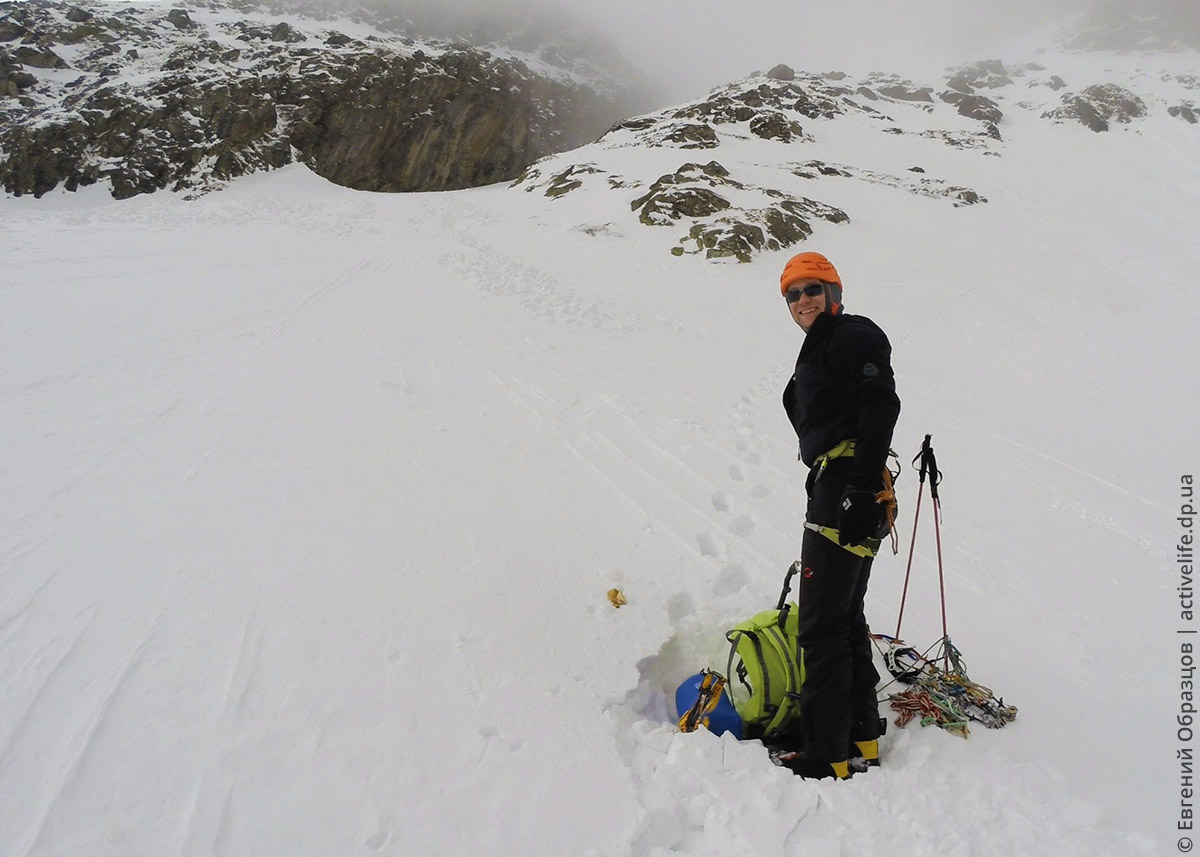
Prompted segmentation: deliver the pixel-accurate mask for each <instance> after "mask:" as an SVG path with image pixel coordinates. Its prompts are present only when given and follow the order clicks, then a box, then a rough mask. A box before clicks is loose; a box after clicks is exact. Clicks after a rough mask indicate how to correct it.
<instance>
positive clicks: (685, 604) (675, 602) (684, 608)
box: [667, 592, 696, 625]
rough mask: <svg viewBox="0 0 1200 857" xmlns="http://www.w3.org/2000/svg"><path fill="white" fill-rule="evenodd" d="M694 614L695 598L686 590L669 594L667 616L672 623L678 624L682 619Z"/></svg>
mask: <svg viewBox="0 0 1200 857" xmlns="http://www.w3.org/2000/svg"><path fill="white" fill-rule="evenodd" d="M695 615H696V599H695V598H693V597H692V596H690V595H688V594H687V593H686V592H680V593H679V594H678V595H673V596H671V600H669V601H668V602H667V618H668V619H670V620H671V624H672V625H678V624H679V623H680V622H682V621H683V620H684V619H687V618H690V617H692V616H695Z"/></svg>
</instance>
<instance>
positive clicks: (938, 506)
mask: <svg viewBox="0 0 1200 857" xmlns="http://www.w3.org/2000/svg"><path fill="white" fill-rule="evenodd" d="M929 438H930V435H925V443H924V444H923V445H922V446H921V455H922V465H921V466H922V467H924V466H925V460H926V459H927V460H928V463H929V473H930V480H929V496H930V497H932V498H933V533H934V538H935V539H936V540H937V560H938V588H939V589H940V590H941V594H942V643H943V654H944V661H943V665H944V667H945V669H946V672H949V671H950V632H949V631H948V630H947V628H946V575H945V572H944V571H943V570H942V501H941V498H940V497H938V483H939V482H941V481H942V474H941V471H939V470H938V469H937V459H936V458H934V456H933V447H932V446H930V445H929Z"/></svg>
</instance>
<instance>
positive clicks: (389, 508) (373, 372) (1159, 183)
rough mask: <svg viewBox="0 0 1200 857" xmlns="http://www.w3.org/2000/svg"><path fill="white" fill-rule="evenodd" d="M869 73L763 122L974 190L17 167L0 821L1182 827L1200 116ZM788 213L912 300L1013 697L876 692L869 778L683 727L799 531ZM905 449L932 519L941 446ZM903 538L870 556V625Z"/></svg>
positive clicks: (298, 838)
mask: <svg viewBox="0 0 1200 857" xmlns="http://www.w3.org/2000/svg"><path fill="white" fill-rule="evenodd" d="M1083 82H1087V83H1090V82H1093V81H1090V80H1089V81H1081V83H1083ZM839 121H840V120H839ZM839 121H832V122H828V123H822V122H813V123H811V126H810V127H806V130H807V131H809V132H810V133H811V134H812V135H813V137H814V140H815V142H813V143H795V144H792V145H791V147H787V146H780V147H779V148H780V149H781V150H785V149H786V150H788V155H787V157H789V158H792V159H794V160H800V159H804V158H809V157H827V158H829V159H830V160H832V161H836V162H840V163H850V164H854V165H856V166H858V167H860V168H862V169H874V170H882V171H885V172H890V173H896V172H898V171H899V170H902V169H906V168H907V167H909V166H912V165H913V164H915V163H920V164H921V165H922V166H924V167H925V168H926V169H927V170H928V172H929V173H930V174H931V175H935V176H938V177H940V178H945V179H948V180H953V181H955V182H956V183H959V184H963V185H966V186H969V187H972V188H975V189H976V190H978V191H979V192H980V193H981V194H982V195H984V196H986V197H987V199H988V202H987V203H986V204H980V205H975V206H970V207H953V206H951V205H949V204H947V203H946V201H945V200H936V199H929V198H925V197H921V196H916V195H913V194H911V193H908V192H907V191H905V190H904V189H899V188H895V187H889V186H886V185H881V184H873V183H862V182H851V181H841V182H839V181H837V180H830V181H828V182H822V183H820V193H819V195H818V198H820V199H821V200H823V201H825V202H828V203H830V204H833V205H837V206H839V207H842V208H843V209H845V210H846V211H847V212H848V213H849V214H850V216H851V222H850V223H849V224H846V225H838V226H835V225H830V224H825V223H819V224H817V227H816V232H815V234H814V235H813V236H812V237H811V238H810V239H809V240H808V241H807V242H805V243H804V244H803V245H799V246H797V247H795V248H792V249H790V250H785V251H782V252H776V253H763V254H761V255H759V256H757V257H756V258H755V259H754V261H752V262H751V263H748V264H741V265H739V264H733V263H714V262H707V261H705V260H703V259H702V258H701V256H699V255H690V256H685V257H683V258H676V257H674V256H672V255H671V254H670V253H669V252H668V248H669V247H670V246H671V244H672V242H673V241H674V240H675V236H674V235H673V234H670V235H668V232H669V230H668V231H667V232H664V231H662V230H660V229H658V228H653V227H645V226H642V225H641V224H639V223H638V222H637V218H636V216H635V215H633V214H631V213H630V212H629V206H628V199H627V198H626V197H622V196H620V194H621V193H624V194H626V195H627V197H628V198H632V197H633V196H636V195H638V191H637V190H634V189H629V190H624V191H614V190H613V189H610V188H607V187H596V188H592V187H585V188H583V189H581V190H579V191H575V192H572V193H570V194H568V195H566V196H564V197H562V198H561V199H555V200H551V199H547V198H546V197H545V196H543V195H542V194H536V193H525V192H523V191H522V190H521V189H520V188H510V187H506V186H493V187H488V188H481V189H475V190H470V191H461V192H454V193H444V194H420V195H417V194H414V195H376V194H367V193H362V192H356V191H352V190H348V189H344V188H339V187H336V186H333V185H331V184H328V183H326V182H324V181H323V180H321V179H320V178H318V177H316V176H314V175H313V174H311V173H310V172H308V171H307V170H306V169H305V168H304V167H303V166H299V165H296V166H292V167H288V168H286V169H284V170H281V171H278V172H275V173H271V174H265V175H258V176H254V177H251V178H248V179H243V180H240V181H238V182H236V183H234V184H233V185H232V186H230V187H229V188H228V189H226V190H224V191H222V192H220V193H214V194H210V195H208V196H206V197H203V198H201V199H199V200H198V201H191V202H189V201H185V200H182V199H180V198H179V197H173V196H170V195H167V194H165V193H164V194H156V195H154V196H149V197H139V198H136V199H133V200H129V201H125V202H114V201H112V200H111V199H110V198H109V197H108V193H107V191H106V190H105V189H103V188H101V187H92V188H88V189H85V190H84V191H81V192H79V193H77V194H67V193H65V192H61V193H54V194H50V195H48V196H46V197H44V198H43V199H41V200H33V199H30V198H20V199H12V198H6V199H0V217H2V218H3V223H4V240H3V242H0V348H2V349H3V355H4V359H3V360H2V361H0V448H3V450H4V456H3V458H2V459H0V498H3V499H0V580H2V583H3V585H2V586H0V853H2V854H4V855H14V857H25V855H31V857H32V855H67V854H81V855H82V854H86V855H89V857H102V855H154V856H155V857H157V855H167V854H178V855H202V854H203V855H210V854H215V855H265V854H288V855H293V857H300V855H313V857H346V856H347V855H372V854H387V855H430V854H463V855H467V854H469V855H475V856H476V857H484V855H510V854H529V855H597V857H608V855H637V857H661V855H668V854H680V855H688V854H690V855H731V857H732V855H745V854H755V855H773V854H779V855H801V854H805V855H808V854H821V855H830V854H846V855H859V854H868V853H883V852H886V853H889V854H894V855H927V854H928V855H933V854H937V855H940V857H952V855H970V857H988V855H997V857H1000V855H1004V857H1008V855H1013V854H1020V855H1046V857H1051V855H1053V857H1063V855H1121V857H1124V855H1138V854H1144V855H1157V854H1167V853H1174V852H1175V851H1176V849H1177V848H1180V849H1181V850H1182V846H1181V845H1180V844H1178V840H1179V838H1180V837H1181V836H1184V835H1190V831H1187V830H1180V829H1178V824H1179V822H1180V819H1181V818H1184V817H1185V816H1184V815H1183V814H1182V813H1183V811H1184V809H1183V807H1184V806H1185V805H1188V806H1190V804H1189V801H1190V792H1184V791H1183V787H1182V786H1181V781H1182V776H1183V775H1182V774H1181V760H1180V759H1179V758H1178V756H1177V753H1178V752H1179V751H1181V750H1184V749H1187V750H1191V749H1192V747H1193V745H1192V744H1191V742H1190V740H1185V738H1186V734H1184V736H1183V737H1181V735H1180V733H1179V731H1178V730H1179V724H1178V723H1177V717H1179V715H1180V709H1181V705H1183V702H1182V701H1181V692H1183V691H1181V682H1182V681H1183V679H1182V678H1181V670H1182V667H1181V641H1187V640H1189V639H1191V638H1188V637H1186V636H1182V635H1180V634H1178V633H1177V632H1178V631H1180V630H1192V629H1193V627H1194V624H1193V623H1192V622H1190V621H1189V620H1188V619H1187V618H1184V617H1181V603H1182V599H1181V592H1180V587H1181V585H1182V584H1183V582H1184V581H1182V580H1181V574H1180V565H1179V564H1178V563H1177V548H1176V546H1177V544H1178V543H1179V541H1180V538H1181V535H1182V534H1183V532H1184V529H1183V526H1184V525H1183V523H1182V522H1180V521H1179V520H1178V518H1179V517H1180V511H1179V509H1180V506H1181V504H1182V503H1183V502H1185V501H1183V500H1182V499H1181V478H1182V477H1183V476H1184V475H1191V474H1196V473H1197V471H1198V470H1200V451H1198V450H1200V446H1198V445H1197V429H1198V427H1200V395H1198V393H1197V384H1196V370H1195V361H1194V359H1193V357H1192V356H1191V355H1192V352H1193V350H1194V345H1195V343H1196V341H1197V331H1200V300H1198V298H1197V292H1196V282H1195V278H1196V273H1197V270H1198V262H1200V253H1198V252H1197V251H1198V249H1200V245H1198V242H1197V237H1196V236H1197V232H1196V222H1197V218H1198V215H1200V158H1197V153H1198V152H1200V145H1198V138H1197V129H1196V128H1195V127H1193V126H1190V125H1188V124H1186V123H1184V122H1182V121H1180V120H1178V119H1168V118H1167V117H1166V116H1165V114H1161V113H1159V114H1155V115H1152V116H1151V117H1149V118H1147V119H1145V120H1141V121H1139V122H1138V123H1135V124H1133V125H1130V126H1123V127H1119V128H1115V129H1114V130H1113V131H1112V132H1110V133H1108V134H1094V133H1092V132H1091V131H1088V130H1086V129H1085V128H1083V127H1082V126H1078V125H1055V124H1051V123H1049V122H1046V121H1042V120H1038V119H1037V118H1036V117H1034V116H1032V115H1025V114H1021V113H1020V112H1016V113H1013V114H1011V119H1010V118H1009V116H1006V123H1007V124H1005V125H1004V126H1003V131H1004V137H1005V140H1004V142H1003V143H998V144H996V147H995V149H996V151H997V152H999V154H1000V156H999V157H985V156H984V154H983V153H982V152H970V151H962V150H958V149H953V148H950V147H947V146H945V145H943V144H941V143H940V142H938V141H936V140H930V139H920V138H916V137H906V138H903V140H896V139H891V138H885V137H884V135H878V134H876V135H874V136H871V137H867V136H866V135H865V134H860V133H856V132H855V131H854V127H855V126H852V125H847V124H845V123H842V124H839ZM676 154H677V155H679V157H678V158H675V159H673V160H674V161H677V163H672V164H671V165H670V168H673V167H675V166H677V165H678V163H682V162H683V161H685V160H688V155H687V153H683V152H678V153H676ZM712 154H713V157H718V158H719V159H720V160H721V161H722V163H726V165H727V166H728V165H730V164H731V163H732V162H733V161H735V160H737V159H738V158H741V159H742V162H743V163H746V164H751V163H760V164H761V162H762V159H763V158H764V157H767V156H768V155H767V150H766V148H765V147H764V146H763V145H762V144H761V141H750V140H747V141H743V142H741V143H739V142H738V141H736V140H723V141H722V146H721V148H720V149H718V150H716V151H714V152H713V153H712ZM621 157H622V158H624V159H625V163H633V162H635V161H637V160H638V159H639V158H641V159H646V166H645V167H644V169H645V170H647V171H648V172H649V173H654V172H655V171H656V170H657V164H658V162H659V161H660V160H662V159H663V154H662V151H661V150H659V151H646V150H639V149H636V148H628V149H626V150H624V151H623V153H622V154H621ZM915 158H919V160H914V159H915ZM764 169H765V168H764ZM614 193H616V194H617V195H618V196H617V197H614V196H613V194H614ZM614 199H618V202H619V203H620V204H614ZM800 250H819V251H821V252H823V253H825V254H826V255H827V256H829V257H830V258H831V259H832V260H833V261H834V262H835V264H836V265H837V266H838V268H839V270H840V272H841V274H842V277H843V280H844V282H845V286H846V291H845V302H846V306H847V309H848V311H850V312H853V313H862V314H865V315H868V316H870V317H871V318H873V319H874V320H875V321H876V322H878V323H879V324H880V325H881V326H882V327H883V329H884V330H885V331H887V333H888V334H889V336H890V338H891V341H892V344H893V348H894V365H895V368H896V371H897V387H898V391H899V394H900V396H901V399H902V401H903V408H904V410H903V413H902V414H901V417H900V422H899V425H898V427H897V431H896V435H895V440H894V446H895V448H896V450H897V452H898V453H899V455H900V457H901V459H902V460H903V461H905V462H906V463H907V462H908V460H909V459H911V458H912V457H913V456H914V455H915V454H916V452H917V451H918V449H919V447H920V443H921V439H922V438H923V436H924V435H925V434H926V433H932V434H933V443H934V446H935V449H936V450H937V453H938V459H939V463H940V465H941V467H942V469H943V471H944V473H945V478H944V482H943V484H942V489H941V495H942V509H943V518H942V522H941V536H942V543H943V552H944V565H945V570H946V600H947V607H948V617H949V630H950V634H951V636H952V637H953V639H954V641H955V643H956V644H957V645H958V647H959V648H960V649H961V650H962V651H963V653H964V655H965V656H966V658H967V663H968V667H969V670H970V673H971V675H972V677H973V678H975V679H976V680H977V681H980V682H981V683H983V684H986V685H988V686H990V687H992V688H993V689H994V690H995V691H996V692H997V693H998V694H1000V695H1002V696H1003V697H1004V699H1005V701H1006V702H1008V703H1011V704H1014V705H1016V706H1017V707H1018V708H1019V714H1018V717H1017V720H1016V721H1015V722H1014V723H1012V724H1010V725H1009V726H1008V727H1007V728H1005V729H1003V730H996V731H990V730H986V729H983V728H980V727H976V728H974V729H973V730H972V732H971V735H970V737H969V738H968V739H967V740H962V739H961V738H958V737H955V736H953V735H951V734H949V733H947V732H944V731H940V730H938V729H936V728H933V727H929V728H925V729H922V728H921V727H920V726H919V725H917V724H916V723H913V724H910V725H909V726H908V727H907V728H903V729H901V728H896V727H895V726H892V727H891V728H889V730H888V733H887V734H886V736H885V737H884V738H883V739H882V742H881V747H882V756H883V765H882V767H881V768H879V769H872V770H869V771H867V772H865V773H862V774H858V775H856V776H854V777H853V778H852V779H851V780H849V781H846V782H811V781H806V780H802V779H800V778H798V777H794V776H793V775H792V774H790V773H789V772H788V771H787V770H785V769H781V768H776V767H774V766H772V765H771V763H770V761H769V760H768V758H767V755H766V753H765V751H764V749H763V747H762V745H761V744H759V743H757V742H753V741H747V742H738V741H736V740H733V739H732V738H730V737H729V736H724V737H720V738H718V737H716V736H714V735H712V734H710V733H707V732H700V733H692V734H681V733H680V732H679V731H678V729H677V728H676V727H675V725H674V718H675V716H676V714H677V713H676V712H675V711H674V709H673V705H674V703H673V693H674V689H675V687H676V685H677V684H678V683H679V682H680V681H682V680H683V679H684V678H685V677H687V676H688V675H690V674H692V673H694V672H697V671H698V670H699V668H700V667H703V666H710V665H711V666H714V667H718V668H722V667H723V666H724V656H725V644H724V631H725V630H726V629H727V628H728V627H730V626H732V625H733V624H736V623H737V622H739V621H741V620H743V619H745V618H747V617H748V616H750V615H752V614H753V613H756V612H758V611H760V610H763V609H766V608H767V607H769V606H771V605H772V604H773V603H774V602H775V599H776V598H777V596H778V593H779V587H780V584H781V582H782V579H783V575H784V572H785V571H786V569H787V567H788V565H789V564H790V563H791V561H792V560H793V559H794V558H795V557H796V553H797V551H798V549H799V545H800V537H801V521H802V517H803V508H804V498H803V479H804V475H805V474H804V471H803V467H802V465H800V464H799V463H798V462H797V461H796V442H795V436H794V434H793V432H792V429H791V427H790V425H789V423H788V420H787V418H786V416H785V415H784V412H783V409H782V406H781V403H780V393H781V391H782V389H783V386H784V384H785V383H786V381H787V379H788V377H789V375H790V372H791V368H792V365H793V363H794V361H795V357H796V352H797V351H798V349H799V347H800V344H801V342H802V336H803V335H802V333H801V332H800V330H799V329H798V328H797V327H796V326H795V325H794V324H793V323H792V321H791V320H790V318H789V315H788V313H787V311H786V308H785V305H784V302H783V301H782V300H781V298H780V296H779V293H778V274H779V271H780V270H781V268H782V266H783V263H784V261H786V259H787V258H788V256H789V255H790V254H791V253H792V252H798V251H800ZM898 491H899V495H900V503H901V513H900V524H901V543H902V545H903V547H904V548H905V549H907V546H908V540H909V538H910V536H911V533H912V525H913V520H912V516H913V511H914V507H915V505H916V498H917V480H916V477H915V474H914V473H913V471H912V470H910V469H906V471H905V473H904V475H903V476H902V477H901V479H900V481H899V483H898ZM925 496H926V500H925V505H924V506H923V508H922V521H921V524H920V526H919V527H918V540H917V551H916V559H915V562H914V569H913V579H912V583H911V585H910V590H909V595H908V605H907V608H906V612H905V618H904V628H903V631H902V636H903V637H905V638H906V639H908V640H909V641H910V642H912V643H914V644H916V645H918V646H920V647H922V648H923V647H924V646H926V645H929V644H930V643H932V642H933V641H934V640H936V639H937V638H938V636H940V633H941V617H940V610H939V597H938V582H937V559H936V549H935V546H934V542H933V522H932V519H931V518H930V517H929V516H930V514H931V507H930V506H929V505H928V499H927V498H928V495H927V494H926V495H925ZM904 568H905V554H904V552H902V553H901V555H900V556H898V557H891V556H886V557H882V558H881V559H880V560H879V561H877V563H876V565H875V572H874V575H873V581H872V587H871V591H870V593H869V596H868V603H867V606H868V618H869V619H870V620H871V622H872V624H873V626H874V627H875V629H876V630H878V631H883V632H886V633H891V632H893V631H894V630H895V624H896V618H897V610H898V606H899V600H900V591H901V587H902V585H903V579H904ZM1189 585H1190V584H1189ZM612 588H617V589H620V590H621V591H622V592H623V593H624V595H625V597H626V598H627V600H628V603H627V604H626V605H625V606H623V607H620V608H619V609H617V608H614V607H613V606H612V604H610V602H609V600H608V598H607V597H606V593H607V591H608V590H609V589H612ZM1188 595H1189V596H1190V591H1189V593H1188ZM893 689H894V688H893ZM887 692H889V691H888V689H886V688H881V696H884V695H886V693H887ZM881 712H882V713H886V714H889V715H893V714H894V713H893V712H890V711H889V709H888V707H887V705H886V703H884V704H882V705H881ZM1188 812H1189V813H1190V810H1188Z"/></svg>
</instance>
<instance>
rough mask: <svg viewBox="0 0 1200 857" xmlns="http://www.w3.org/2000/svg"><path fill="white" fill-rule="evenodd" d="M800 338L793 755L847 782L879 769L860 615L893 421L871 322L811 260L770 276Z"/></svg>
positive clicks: (882, 345) (799, 768)
mask: <svg viewBox="0 0 1200 857" xmlns="http://www.w3.org/2000/svg"><path fill="white" fill-rule="evenodd" d="M779 285H780V291H781V292H782V293H783V295H784V297H785V298H786V299H787V303H788V309H789V311H790V312H791V315H792V318H793V320H794V321H795V322H796V324H798V325H800V327H801V328H802V329H803V330H804V332H805V334H806V336H805V340H804V345H803V347H802V348H801V349H800V356H799V357H798V358H797V360H796V371H795V373H794V374H793V375H792V378H791V380H790V381H788V385H787V389H785V390H784V393H783V406H784V408H785V409H786V410H787V414H788V418H789V419H791V421H792V426H793V427H794V428H795V429H796V434H797V436H798V437H799V438H800V459H801V460H802V461H803V462H804V464H805V465H807V466H808V468H809V472H808V479H807V481H806V483H805V487H806V489H807V492H808V512H807V515H806V516H805V524H804V527H805V529H804V537H803V542H802V547H801V557H800V559H801V567H802V571H801V575H800V578H801V579H800V589H799V595H798V600H799V605H800V613H799V622H800V626H799V627H800V634H799V644H800V650H801V657H802V662H803V666H804V671H805V678H804V684H803V686H802V687H801V690H800V717H799V725H798V731H797V734H794V735H793V736H791V737H792V738H793V739H794V740H793V741H792V744H793V746H794V747H796V748H797V752H795V753H792V754H790V755H789V757H788V758H787V759H786V760H785V764H787V766H788V767H790V768H792V770H794V771H795V772H796V773H798V774H801V775H802V776H806V777H830V776H833V777H838V778H840V779H841V778H845V777H847V776H849V771H850V768H849V761H850V759H853V758H862V759H863V760H865V762H866V764H867V765H877V764H878V763H879V730H880V726H879V707H878V703H877V702H876V699H875V685H876V683H877V682H878V681H879V673H878V672H877V671H876V670H875V666H874V664H873V663H872V656H871V642H870V637H869V636H868V635H869V631H868V629H867V621H866V617H865V615H864V613H863V601H864V599H865V597H866V593H867V582H868V580H869V579H870V576H871V563H872V560H873V558H874V555H875V551H876V550H877V549H878V548H879V544H880V538H881V537H882V536H884V535H885V534H886V532H887V526H888V524H887V520H886V515H885V511H884V506H883V505H882V504H881V503H880V502H879V500H878V495H879V494H880V492H881V491H883V489H884V480H883V472H884V468H885V467H886V465H887V457H888V448H889V446H890V445H891V442H892V431H893V429H894V428H895V425H896V418H897V417H898V416H899V414H900V399H899V398H898V397H897V396H896V386H895V380H894V378H893V375H892V367H891V345H890V344H889V343H888V339H887V336H886V335H885V334H884V332H883V331H882V330H880V329H879V327H878V326H876V325H875V323H874V322H872V321H871V320H870V319H868V318H864V317H863V316H854V315H846V314H845V313H844V312H843V311H842V281H841V278H840V277H839V276H838V273H837V270H836V269H835V268H834V267H833V265H832V264H831V263H830V261H829V260H828V259H826V258H825V257H824V256H822V255H821V254H820V253H801V254H800V255H798V256H795V257H793V258H792V259H790V260H789V261H788V263H787V265H786V267H785V268H784V270H783V275H782V276H781V277H780V280H779Z"/></svg>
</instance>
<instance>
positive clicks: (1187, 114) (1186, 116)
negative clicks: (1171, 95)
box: [1167, 104, 1197, 125]
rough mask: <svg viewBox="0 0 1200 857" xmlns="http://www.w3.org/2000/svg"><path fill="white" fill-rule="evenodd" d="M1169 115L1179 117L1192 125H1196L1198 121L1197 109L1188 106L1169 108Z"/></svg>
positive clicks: (1180, 105)
mask: <svg viewBox="0 0 1200 857" xmlns="http://www.w3.org/2000/svg"><path fill="white" fill-rule="evenodd" d="M1167 115H1169V116H1178V117H1179V118H1180V119H1182V120H1184V121H1185V122H1188V123H1190V124H1192V125H1195V124H1196V121H1197V119H1196V111H1195V109H1194V108H1193V107H1190V106H1188V105H1187V104H1179V105H1173V106H1171V107H1168V108H1167Z"/></svg>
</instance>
